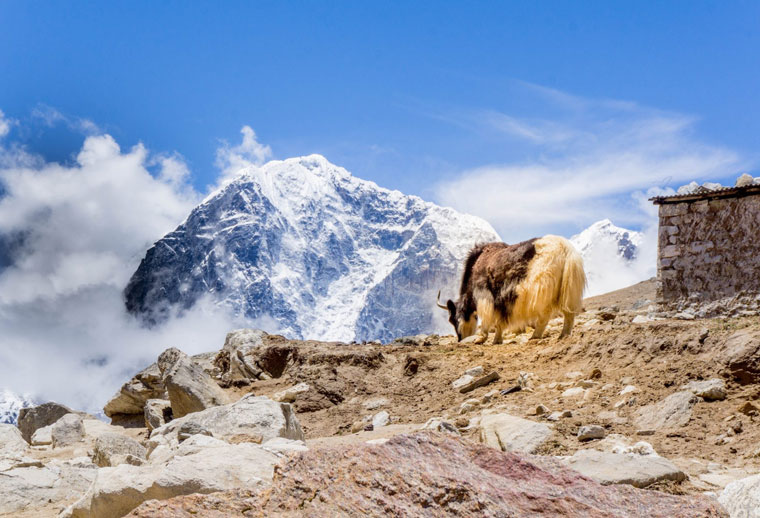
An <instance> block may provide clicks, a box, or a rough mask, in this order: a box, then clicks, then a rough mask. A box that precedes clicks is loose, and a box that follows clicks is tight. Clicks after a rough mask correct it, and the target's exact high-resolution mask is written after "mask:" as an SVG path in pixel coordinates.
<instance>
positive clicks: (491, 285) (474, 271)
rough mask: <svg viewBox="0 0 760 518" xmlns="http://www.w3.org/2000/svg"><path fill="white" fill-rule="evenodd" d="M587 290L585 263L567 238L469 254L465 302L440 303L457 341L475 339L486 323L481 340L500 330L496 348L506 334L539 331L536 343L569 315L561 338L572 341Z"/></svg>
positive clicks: (488, 245)
mask: <svg viewBox="0 0 760 518" xmlns="http://www.w3.org/2000/svg"><path fill="white" fill-rule="evenodd" d="M585 288H586V273H585V272H584V271H583V259H582V258H581V256H580V254H579V253H578V251H577V250H576V249H575V247H573V245H572V244H571V243H570V241H568V240H567V239H565V238H563V237H560V236H552V235H547V236H544V237H541V238H534V239H529V240H528V241H523V242H522V243H518V244H515V245H508V244H506V243H484V244H479V245H476V246H475V247H474V248H472V250H470V253H469V254H468V255H467V259H466V260H465V263H464V271H463V273H462V283H461V287H460V289H459V300H457V301H456V302H454V301H452V300H448V301H447V302H446V305H445V306H444V305H442V304H441V302H440V295H441V292H440V291H439V292H438V302H437V304H438V307H440V308H443V309H445V310H447V311H448V313H449V322H451V324H452V325H453V326H454V330H455V331H456V334H457V338H458V339H459V340H460V341H461V340H462V339H464V338H466V337H468V336H471V335H473V334H475V331H476V330H477V327H478V319H480V336H479V337H478V339H477V340H476V343H483V342H485V340H486V338H487V337H488V332H489V330H490V329H491V328H495V330H496V336H495V338H494V343H495V344H499V343H501V340H502V336H501V335H502V332H503V331H510V332H515V331H520V330H524V329H525V327H526V326H531V327H533V328H534V331H533V336H532V337H531V339H538V338H541V337H542V336H543V334H544V329H546V324H547V323H548V322H549V320H550V319H551V318H552V317H554V316H555V315H557V314H562V315H563V316H564V319H565V320H564V326H563V327H562V333H561V334H560V338H563V337H565V336H568V335H569V334H570V331H571V330H572V328H573V322H574V320H575V315H576V314H578V313H580V312H581V311H582V305H581V302H582V300H583V291H584V289H585Z"/></svg>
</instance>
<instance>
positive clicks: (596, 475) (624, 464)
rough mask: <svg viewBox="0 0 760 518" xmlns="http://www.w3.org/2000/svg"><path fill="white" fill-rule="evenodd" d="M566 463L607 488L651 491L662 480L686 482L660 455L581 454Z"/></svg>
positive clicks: (684, 476)
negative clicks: (650, 487)
mask: <svg viewBox="0 0 760 518" xmlns="http://www.w3.org/2000/svg"><path fill="white" fill-rule="evenodd" d="M563 462H565V463H566V464H567V465H568V466H569V467H571V468H573V469H574V470H576V471H578V472H579V473H581V474H583V475H585V476H587V477H589V478H592V479H594V480H596V481H597V482H599V483H600V484H603V485H607V484H630V485H632V486H634V487H647V486H650V485H652V484H654V483H655V482H660V481H661V480H673V481H676V482H680V481H682V480H684V479H685V478H686V475H685V474H684V473H683V471H681V470H680V469H678V468H677V467H675V466H674V465H673V464H672V463H671V462H670V461H668V460H667V459H664V458H662V457H659V456H657V455H634V454H628V453H609V452H603V451H597V450H578V451H577V452H575V454H574V455H573V456H572V457H568V458H566V459H564V460H563Z"/></svg>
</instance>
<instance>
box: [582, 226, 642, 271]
mask: <svg viewBox="0 0 760 518" xmlns="http://www.w3.org/2000/svg"><path fill="white" fill-rule="evenodd" d="M642 239H643V234H642V233H641V232H636V231H635V230H627V229H625V228H620V227H616V226H615V225H613V224H612V221H610V220H609V219H603V220H601V221H597V222H596V223H594V224H593V225H591V226H590V227H588V228H587V229H586V230H584V231H583V232H581V233H580V234H576V235H574V236H573V237H571V238H570V241H571V242H572V243H573V245H575V247H576V248H577V249H578V251H579V252H580V253H581V255H582V256H583V257H584V259H585V258H586V257H588V256H590V255H591V254H593V253H594V250H595V249H598V248H600V247H610V246H611V247H614V248H616V249H617V255H618V256H619V257H621V258H623V259H625V260H627V261H633V260H634V259H635V258H636V253H637V251H638V248H639V246H641V241H642Z"/></svg>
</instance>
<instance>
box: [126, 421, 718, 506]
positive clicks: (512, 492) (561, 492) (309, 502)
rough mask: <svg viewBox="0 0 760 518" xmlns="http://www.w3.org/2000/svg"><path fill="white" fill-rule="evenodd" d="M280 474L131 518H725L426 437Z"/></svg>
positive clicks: (308, 457) (400, 439)
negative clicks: (259, 487)
mask: <svg viewBox="0 0 760 518" xmlns="http://www.w3.org/2000/svg"><path fill="white" fill-rule="evenodd" d="M277 472H278V476H277V477H276V480H273V482H272V485H271V487H269V488H268V489H267V490H266V491H256V490H255V489H253V490H250V489H246V488H241V489H236V490H232V491H224V492H220V493H215V494H213V495H189V496H183V497H179V498H174V499H171V500H168V501H162V502H156V501H153V502H146V503H145V504H143V505H142V506H140V507H139V508H137V509H135V510H134V511H133V512H132V513H131V514H130V515H129V516H130V518H148V517H150V518H159V517H179V516H188V517H189V516H192V517H194V518H212V517H220V516H267V517H270V518H278V517H282V518H284V517H295V516H397V517H400V516H430V517H434V516H435V517H443V516H478V517H483V518H495V517H504V516H556V517H559V516H568V517H569V516H583V517H586V518H602V517H605V518H609V517H612V516H616V517H623V516H631V517H633V516H638V517H647V518H687V517H688V518H693V517H695V516H700V517H708V516H713V517H719V516H724V513H723V511H722V510H721V509H720V507H719V505H718V504H717V503H716V502H713V501H711V500H710V499H709V498H707V497H703V496H700V495H689V496H674V495H668V494H664V493H660V492H657V491H643V490H640V489H636V488H634V487H631V486H623V485H615V486H602V485H600V484H599V483H597V482H595V481H593V480H591V479H589V478H586V477H583V476H581V475H579V474H578V473H576V472H573V471H571V470H568V469H567V468H564V467H562V466H560V465H558V464H557V463H556V462H554V461H550V460H549V459H544V458H541V457H533V458H531V459H530V460H528V459H526V458H523V457H521V456H519V455H518V454H515V453H511V452H502V451H497V450H495V449H492V448H487V447H484V446H482V445H478V444H472V443H469V442H466V441H463V440H461V439H459V438H456V437H453V436H450V435H444V434H431V433H428V432H421V433H417V434H414V435H397V436H395V437H392V438H391V439H390V440H388V441H386V442H385V443H383V444H371V445H369V444H363V443H360V444H351V445H340V446H334V447H327V448H319V449H314V450H310V451H308V452H303V453H301V454H299V455H298V456H296V457H294V458H291V459H289V460H287V461H286V463H285V464H284V465H283V466H282V467H278V469H277Z"/></svg>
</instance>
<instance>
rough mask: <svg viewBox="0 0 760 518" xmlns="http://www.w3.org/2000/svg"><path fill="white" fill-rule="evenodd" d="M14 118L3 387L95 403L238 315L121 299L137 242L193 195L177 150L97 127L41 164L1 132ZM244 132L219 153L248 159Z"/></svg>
mask: <svg viewBox="0 0 760 518" xmlns="http://www.w3.org/2000/svg"><path fill="white" fill-rule="evenodd" d="M46 113H47V114H48V116H49V121H46V122H45V123H46V124H47V123H48V122H50V123H51V124H58V123H62V124H68V122H66V121H65V120H61V119H59V118H57V117H56V116H55V113H56V112H54V111H53V112H50V111H48V112H46ZM13 127H14V121H11V120H9V119H6V118H5V117H4V116H2V115H1V114H0V137H2V140H0V157H2V161H0V342H2V346H1V347H0V388H8V389H11V390H13V391H14V392H16V393H25V394H31V395H33V396H34V397H35V398H37V399H39V400H56V401H60V402H62V403H66V404H69V405H71V406H74V407H76V408H81V409H86V410H88V411H91V412H97V411H98V410H99V409H100V408H101V407H102V405H103V404H104V403H105V401H106V400H107V399H108V398H109V397H110V396H111V395H112V394H113V393H114V392H115V391H116V390H117V389H118V387H119V386H120V385H121V384H122V383H124V382H125V381H126V380H127V379H128V377H129V376H131V375H132V374H133V373H134V372H135V371H136V370H137V369H139V368H142V367H144V366H145V365H147V364H148V363H150V362H152V361H154V360H155V358H156V356H157V355H158V354H159V353H160V352H161V351H162V350H164V349H165V348H167V347H172V346H175V347H179V348H181V349H182V350H184V351H186V352H188V353H197V352H201V351H207V350H211V349H214V348H217V347H220V346H221V344H222V343H223V340H224V336H225V334H226V333H227V332H228V331H230V330H231V329H233V328H235V327H241V326H242V325H243V323H242V322H240V321H236V320H235V319H234V318H231V317H229V316H227V315H226V314H224V313H222V312H221V310H220V309H218V308H216V307H215V306H213V305H211V304H209V303H205V302H202V303H200V304H198V305H197V306H196V307H195V308H194V309H193V310H192V311H191V312H189V313H187V314H185V315H183V316H182V317H181V318H174V319H172V320H170V322H169V323H168V324H167V325H166V326H163V327H161V328H160V329H157V330H147V329H144V328H142V327H141V326H140V325H139V324H138V322H137V321H135V320H134V319H133V318H132V317H130V316H129V315H127V314H126V312H125V310H124V304H123V300H122V290H123V288H124V286H125V285H126V283H127V281H128V280H129V277H130V275H131V274H132V273H133V272H134V270H135V269H136V267H137V265H138V264H139V261H140V260H141V259H142V257H143V255H144V253H145V250H146V249H147V248H148V247H150V246H151V244H152V243H153V242H154V241H156V240H158V239H159V238H161V237H162V236H163V235H164V234H165V233H167V232H169V231H171V230H173V229H174V228H176V226H177V225H178V224H179V223H180V222H181V221H182V220H183V219H184V218H185V217H186V216H187V214H188V213H189V212H190V210H191V209H192V208H193V207H194V206H195V205H196V204H197V202H198V201H199V199H200V197H201V195H200V193H197V192H195V191H194V190H193V189H192V188H191V187H190V185H189V184H188V182H187V180H188V176H189V171H188V168H187V166H186V164H185V163H184V160H183V159H182V157H181V156H180V155H179V154H176V153H174V154H158V155H155V154H151V153H150V152H149V151H148V150H147V149H145V147H144V146H143V145H141V144H138V145H137V146H134V147H133V148H131V149H128V150H122V149H121V148H120V146H119V145H118V143H117V142H116V141H115V140H114V139H113V137H111V136H110V135H107V134H103V133H98V134H94V135H91V136H88V137H86V138H85V140H84V143H83V145H82V147H81V149H80V150H79V152H78V153H77V154H76V159H75V162H73V163H72V164H70V165H61V164H58V163H48V162H46V161H44V160H43V159H42V158H41V157H39V156H36V155H34V154H32V153H29V152H28V151H26V150H24V149H23V148H20V147H19V146H17V145H15V144H14V143H13V142H12V141H11V142H8V137H9V134H12V133H11V130H12V129H13ZM92 127H93V128H96V126H94V125H93V126H92ZM249 129H250V128H249ZM252 135H253V133H252V130H251V133H250V134H249V133H247V131H246V130H245V128H244V141H243V143H242V144H241V145H240V146H237V147H234V148H230V149H228V150H226V151H225V153H227V156H230V157H233V158H235V159H238V158H237V157H240V158H239V159H240V160H242V159H249V158H250V155H249V154H247V153H249V152H250V153H253V152H254V151H251V142H250V140H248V141H246V140H245V139H246V138H249V136H252ZM254 142H255V140H254ZM267 149H268V148H267ZM254 155H255V153H254ZM230 164H232V159H230ZM230 167H232V165H230ZM149 168H152V169H155V172H154V174H151V173H150V171H149Z"/></svg>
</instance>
